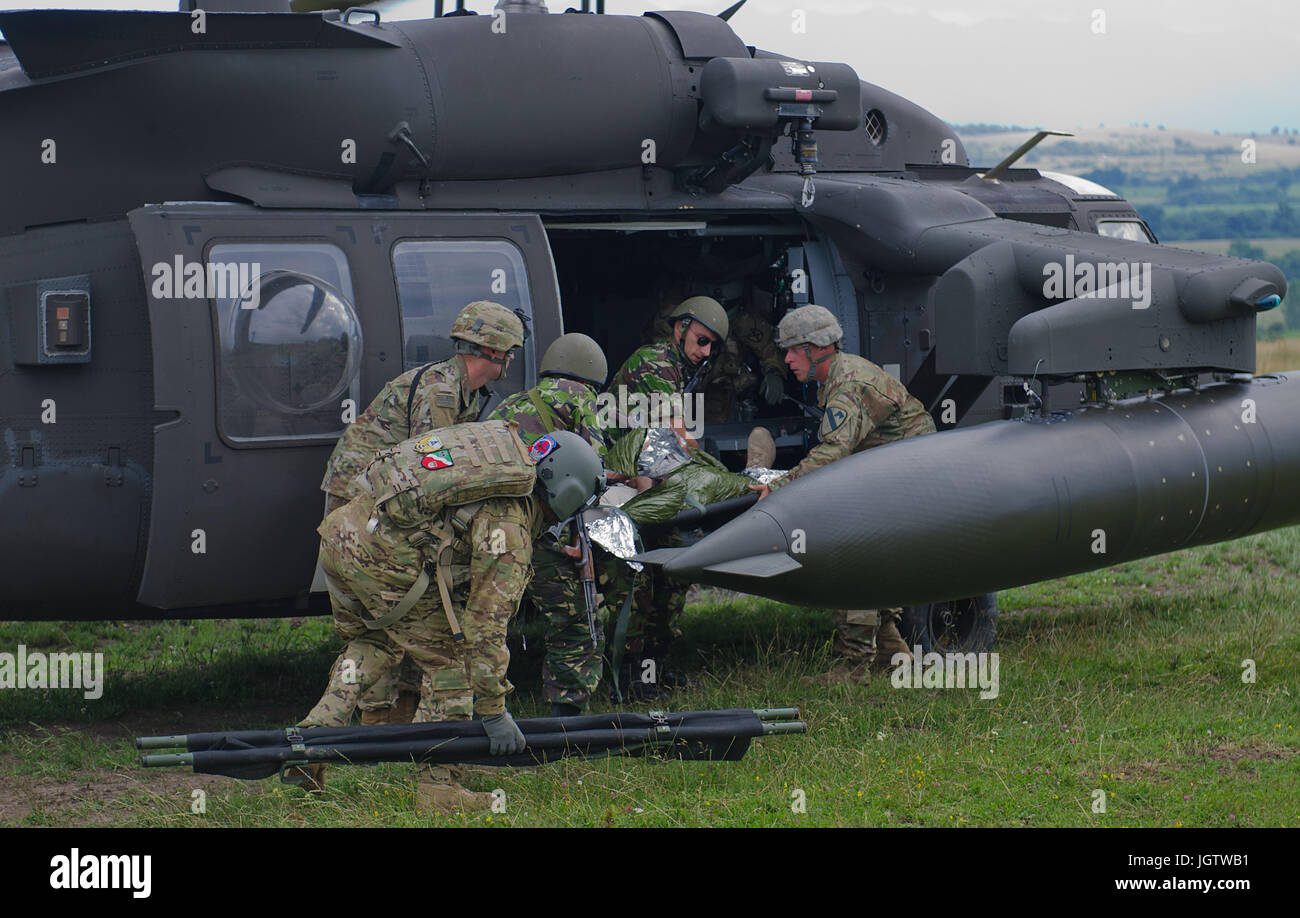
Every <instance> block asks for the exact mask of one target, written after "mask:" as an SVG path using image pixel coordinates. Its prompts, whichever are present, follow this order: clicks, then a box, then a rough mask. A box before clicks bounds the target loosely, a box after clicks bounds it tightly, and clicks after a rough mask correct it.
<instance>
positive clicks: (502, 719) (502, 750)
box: [483, 711, 528, 755]
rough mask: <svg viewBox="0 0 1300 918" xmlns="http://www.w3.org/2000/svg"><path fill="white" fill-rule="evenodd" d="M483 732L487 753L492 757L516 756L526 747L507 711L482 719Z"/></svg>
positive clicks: (526, 742)
mask: <svg viewBox="0 0 1300 918" xmlns="http://www.w3.org/2000/svg"><path fill="white" fill-rule="evenodd" d="M483 730H484V731H485V732H486V733H487V735H488V742H489V744H490V745H489V747H488V751H489V752H491V753H492V754H493V755H518V754H519V753H521V752H523V751H524V747H525V746H527V745H528V741H527V740H525V739H524V734H523V732H522V731H520V729H519V727H518V725H517V724H516V723H515V719H514V718H513V717H511V716H510V712H509V711H506V712H505V713H504V714H496V715H494V716H492V717H485V718H483Z"/></svg>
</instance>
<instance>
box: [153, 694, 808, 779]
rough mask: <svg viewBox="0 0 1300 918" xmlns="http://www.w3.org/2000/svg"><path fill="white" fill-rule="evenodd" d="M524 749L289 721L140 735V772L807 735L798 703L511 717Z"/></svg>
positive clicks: (520, 760)
mask: <svg viewBox="0 0 1300 918" xmlns="http://www.w3.org/2000/svg"><path fill="white" fill-rule="evenodd" d="M515 724H516V725H517V726H518V728H519V731H520V732H521V733H522V734H523V736H524V739H525V741H526V745H525V747H524V748H523V750H522V751H521V752H516V753H511V754H508V755H494V754H492V753H491V751H490V742H491V740H490V738H489V735H488V732H487V731H486V730H485V728H484V726H483V723H482V722H481V721H448V722H438V723H416V724H389V725H386V726H375V727H348V726H345V727H289V728H287V729H283V730H249V731H242V732H230V733H191V734H181V735H175V736H141V737H136V740H135V745H136V748H137V749H141V750H161V749H184V750H185V751H184V752H150V753H148V754H146V755H144V756H142V757H141V760H140V762H141V764H142V765H143V766H144V767H145V768H165V767H179V766H189V767H191V768H192V769H193V770H194V773H195V774H209V775H225V776H227V777H231V778H239V779H241V780H249V781H251V780H259V779H262V778H269V777H271V776H272V775H275V774H280V776H281V779H282V780H285V781H286V783H293V784H297V783H300V781H299V780H298V778H299V774H300V772H299V771H298V769H302V768H303V767H304V766H310V765H313V764H319V763H325V762H329V763H331V764H353V765H357V764H367V763H373V762H417V763H421V764H426V765H435V764H477V765H493V766H503V765H535V764H540V763H543V762H550V761H554V760H555V759H560V758H565V757H578V758H602V757H607V756H615V755H630V756H647V755H653V756H655V757H659V758H678V759H687V760H693V759H711V760H720V761H729V762H734V761H739V760H740V759H741V758H742V757H743V756H744V754H745V752H746V751H747V750H748V749H749V743H750V740H751V739H753V738H754V737H759V736H780V735H783V734H787V733H805V732H807V725H806V724H804V723H803V722H802V721H801V720H799V709H798V708H735V709H730V710H721V711H680V712H676V713H673V712H667V711H650V712H648V713H645V714H640V713H627V712H618V711H615V712H612V713H607V714H588V715H582V716H578V717H536V718H531V719H523V720H517V721H515Z"/></svg>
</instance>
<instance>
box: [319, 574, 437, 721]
mask: <svg viewBox="0 0 1300 918" xmlns="http://www.w3.org/2000/svg"><path fill="white" fill-rule="evenodd" d="M330 605H331V607H332V609H333V613H334V631H335V632H336V633H337V634H338V635H339V637H341V638H343V639H344V640H346V641H347V642H348V645H347V647H345V648H344V649H343V652H342V653H341V654H340V655H339V660H344V659H352V660H358V659H361V657H362V656H363V655H364V656H365V658H366V659H367V660H368V661H369V662H370V665H371V667H372V668H374V670H375V673H376V678H375V682H374V684H373V685H372V686H371V687H370V688H369V689H368V690H367V691H365V692H363V693H362V695H361V697H360V698H359V699H358V700H357V706H358V707H360V708H361V710H363V711H375V710H383V709H386V708H391V707H393V706H394V705H396V704H397V695H398V692H399V691H406V692H419V691H420V668H419V667H418V666H416V665H415V662H414V661H413V660H412V659H411V658H410V657H409V656H407V654H406V651H404V650H403V649H402V648H401V646H400V645H399V644H398V643H397V641H396V640H394V639H393V638H392V637H391V636H390V635H389V634H388V633H387V632H384V631H371V630H370V629H368V628H367V627H366V626H365V625H364V624H363V623H362V621H361V616H360V615H358V614H357V613H355V612H351V611H349V610H347V609H345V608H343V607H342V606H340V605H339V604H338V603H337V602H335V601H334V599H333V597H331V599H330ZM363 645H365V647H363ZM384 661H387V662H386V663H385V662H384Z"/></svg>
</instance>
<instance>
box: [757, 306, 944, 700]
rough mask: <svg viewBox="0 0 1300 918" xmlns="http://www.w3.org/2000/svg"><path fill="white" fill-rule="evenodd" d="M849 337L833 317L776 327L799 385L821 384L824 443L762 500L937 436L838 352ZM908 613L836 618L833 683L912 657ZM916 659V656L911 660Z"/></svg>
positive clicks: (900, 393)
mask: <svg viewBox="0 0 1300 918" xmlns="http://www.w3.org/2000/svg"><path fill="white" fill-rule="evenodd" d="M843 337H844V331H843V330H842V329H841V328H840V323H839V322H838V321H836V319H835V316H833V315H832V314H831V313H830V311H829V310H827V309H823V308H822V307H821V306H813V305H808V306H802V307H800V308H798V309H794V310H792V311H790V312H789V313H787V314H786V316H785V318H784V319H782V320H781V324H780V325H779V326H778V327H777V344H778V346H780V347H783V348H785V349H786V350H785V362H786V365H787V366H789V367H790V371H791V372H792V373H793V374H794V376H795V378H796V379H798V380H799V381H801V382H813V381H816V382H818V383H820V384H821V388H820V390H819V391H818V393H817V404H818V406H819V407H821V408H822V409H823V411H824V413H823V415H822V423H821V428H820V430H819V433H818V437H819V442H818V444H817V445H816V446H814V447H813V448H812V449H811V450H810V451H809V453H808V455H807V456H806V457H805V458H804V460H803V461H802V462H800V463H799V464H798V465H796V466H795V467H794V468H792V469H791V470H790V471H788V472H786V473H785V474H784V475H783V476H781V477H780V478H778V479H776V480H775V481H773V482H772V483H771V485H770V486H769V485H757V484H756V485H751V489H752V490H755V491H758V492H759V500H762V499H763V498H765V497H767V495H768V494H769V493H770V491H773V490H775V489H777V488H780V487H783V486H784V485H786V484H789V483H790V482H791V481H793V480H795V479H796V478H799V477H801V476H803V475H807V474H808V473H809V472H812V471H815V470H816V469H819V468H821V467H822V466H824V465H827V464H829V463H831V462H834V461H835V460H837V459H843V458H844V457H845V456H848V455H850V454H852V453H859V452H861V451H862V450H864V449H870V448H871V447H873V446H881V445H883V444H885V443H890V442H892V441H894V440H900V439H903V438H905V437H916V436H920V435H922V434H929V433H934V420H933V419H932V418H931V417H930V415H929V414H928V413H927V412H926V410H925V406H923V405H922V404H921V403H920V402H919V401H917V400H916V399H915V398H913V397H912V396H911V395H910V394H909V393H908V391H907V389H906V388H904V386H903V384H902V383H901V382H899V381H898V380H896V379H894V378H893V377H892V376H890V375H889V374H888V373H886V372H885V371H884V370H882V369H881V368H880V367H878V366H876V365H875V364H874V363H872V362H871V361H869V360H866V359H864V358H862V357H858V356H855V355H853V354H846V353H844V351H842V350H841V349H840V340H841V339H842V338H843ZM902 614H903V610H902V609H880V610H875V609H867V610H858V611H838V612H837V613H836V635H835V652H836V654H837V655H838V656H839V657H840V658H841V659H842V661H843V662H842V663H841V664H840V665H837V666H836V667H835V668H834V669H833V670H832V671H831V672H830V673H828V674H827V676H826V679H827V680H828V681H841V680H844V679H851V680H853V681H864V680H865V679H866V678H868V677H869V674H868V670H869V669H870V667H871V666H876V667H886V666H888V665H889V661H890V658H891V657H892V656H893V655H894V654H895V653H903V654H907V653H908V648H907V644H906V643H905V642H904V641H903V638H902V636H901V635H900V634H899V633H898V622H899V621H900V620H901V618H902ZM909 658H910V654H909Z"/></svg>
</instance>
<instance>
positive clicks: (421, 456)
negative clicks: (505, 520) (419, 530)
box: [362, 421, 537, 529]
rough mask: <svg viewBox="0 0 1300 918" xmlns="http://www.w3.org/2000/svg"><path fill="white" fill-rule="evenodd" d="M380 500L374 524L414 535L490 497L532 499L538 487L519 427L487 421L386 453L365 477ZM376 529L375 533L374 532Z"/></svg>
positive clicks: (413, 441)
mask: <svg viewBox="0 0 1300 918" xmlns="http://www.w3.org/2000/svg"><path fill="white" fill-rule="evenodd" d="M362 477H363V478H364V479H365V482H366V485H367V489H368V490H369V491H370V493H371V494H373V495H374V509H373V511H372V513H371V519H372V520H374V521H375V524H376V525H377V521H378V519H379V517H380V515H381V514H382V515H383V516H384V517H386V518H387V519H388V520H389V521H390V522H391V523H392V524H393V525H395V526H398V527H400V528H402V529H411V528H415V527H418V526H420V525H421V524H422V523H424V522H426V521H428V520H430V519H432V518H434V517H436V516H440V515H442V513H443V512H444V511H445V510H446V509H447V508H448V507H457V506H461V505H463V504H470V503H474V502H476V501H481V500H486V499H487V498H489V497H527V496H528V495H529V494H531V493H532V491H533V486H534V485H535V484H536V483H537V474H536V472H535V470H534V463H533V460H532V459H531V458H530V457H529V455H528V448H527V447H526V446H524V442H523V440H521V439H520V438H519V435H518V425H517V424H515V423H513V422H506V421H481V422H474V423H468V424H456V425H454V426H452V427H443V428H440V429H438V430H435V431H432V432H430V433H427V434H424V435H423V436H419V437H412V438H411V439H409V440H405V441H403V442H401V443H399V444H398V445H397V446H394V447H392V448H390V449H385V450H381V451H380V452H378V453H376V454H375V458H374V459H373V460H372V461H371V463H370V465H369V466H367V467H366V470H365V472H363V473H362ZM372 528H373V527H372Z"/></svg>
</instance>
